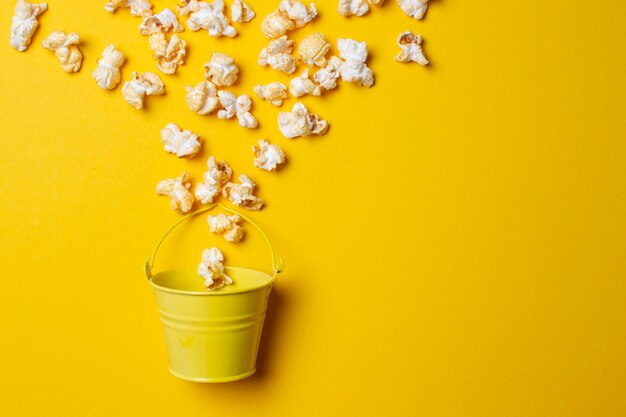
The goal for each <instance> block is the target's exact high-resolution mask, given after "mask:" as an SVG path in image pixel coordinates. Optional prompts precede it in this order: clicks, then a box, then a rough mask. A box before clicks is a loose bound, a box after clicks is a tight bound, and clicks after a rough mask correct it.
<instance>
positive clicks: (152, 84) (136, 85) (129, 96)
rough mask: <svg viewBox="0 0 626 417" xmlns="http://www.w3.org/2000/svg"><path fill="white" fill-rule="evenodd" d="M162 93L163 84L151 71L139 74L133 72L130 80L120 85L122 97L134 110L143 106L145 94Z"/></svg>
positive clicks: (163, 90)
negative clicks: (122, 85)
mask: <svg viewBox="0 0 626 417" xmlns="http://www.w3.org/2000/svg"><path fill="white" fill-rule="evenodd" d="M162 94H165V84H163V81H161V79H160V78H159V76H158V75H156V74H155V73H153V72H144V73H143V74H141V75H139V74H138V73H136V72H133V75H132V78H131V80H130V81H126V82H125V83H124V87H122V95H123V96H124V99H125V100H126V102H127V103H128V104H130V105H131V106H132V107H133V108H134V109H135V110H141V109H142V108H143V99H144V97H145V96H160V95H162Z"/></svg>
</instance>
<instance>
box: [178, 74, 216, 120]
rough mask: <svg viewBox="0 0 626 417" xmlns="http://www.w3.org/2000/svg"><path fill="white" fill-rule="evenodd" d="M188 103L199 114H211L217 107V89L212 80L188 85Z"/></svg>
mask: <svg viewBox="0 0 626 417" xmlns="http://www.w3.org/2000/svg"><path fill="white" fill-rule="evenodd" d="M185 89H186V90H187V105H188V106H189V108H190V109H191V110H192V111H193V112H195V113H198V114H201V115H205V114H209V113H211V112H213V111H215V110H216V109H217V105H218V104H219V99H218V98H217V89H216V88H215V85H213V83H212V82H210V81H202V82H201V83H199V84H196V86H194V87H190V86H186V87H185Z"/></svg>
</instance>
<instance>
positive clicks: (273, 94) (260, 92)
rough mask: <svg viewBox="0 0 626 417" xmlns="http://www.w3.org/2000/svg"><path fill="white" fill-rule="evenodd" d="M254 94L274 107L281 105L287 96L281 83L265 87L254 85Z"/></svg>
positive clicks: (285, 89) (272, 83) (273, 83)
mask: <svg viewBox="0 0 626 417" xmlns="http://www.w3.org/2000/svg"><path fill="white" fill-rule="evenodd" d="M254 93H255V94H256V95H257V96H258V97H259V98H260V99H261V100H265V101H269V102H270V103H272V104H273V105H274V106H276V107H280V106H282V105H283V100H284V99H286V98H287V97H288V96H287V87H285V85H284V84H283V83H279V82H271V83H269V84H267V85H255V86H254Z"/></svg>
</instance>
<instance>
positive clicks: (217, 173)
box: [195, 156, 233, 204]
mask: <svg viewBox="0 0 626 417" xmlns="http://www.w3.org/2000/svg"><path fill="white" fill-rule="evenodd" d="M206 164H207V167H208V169H209V170H208V171H207V172H205V173H204V175H203V179H204V182H201V183H198V185H197V186H196V193H195V194H196V198H197V199H198V200H199V201H200V202H201V203H202V204H209V203H211V202H213V200H214V199H215V197H216V196H217V195H218V194H219V192H220V191H221V190H222V186H223V185H224V184H226V183H227V182H228V181H229V180H230V178H231V177H232V175H233V170H232V169H230V166H229V165H228V163H227V162H225V161H220V162H216V161H215V157H214V156H211V157H209V159H208V160H207V163H206Z"/></svg>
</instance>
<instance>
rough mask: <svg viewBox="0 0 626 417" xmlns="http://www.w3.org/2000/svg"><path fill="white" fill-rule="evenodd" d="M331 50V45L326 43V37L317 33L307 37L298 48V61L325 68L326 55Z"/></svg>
mask: <svg viewBox="0 0 626 417" xmlns="http://www.w3.org/2000/svg"><path fill="white" fill-rule="evenodd" d="M329 49H330V43H328V42H327V41H326V38H324V35H322V34H321V33H319V32H317V33H314V34H312V35H309V36H307V37H306V38H304V39H303V40H302V42H300V45H299V46H298V60H299V61H300V62H302V63H303V64H306V65H316V66H318V67H324V66H325V65H326V54H327V53H328V50H329Z"/></svg>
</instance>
